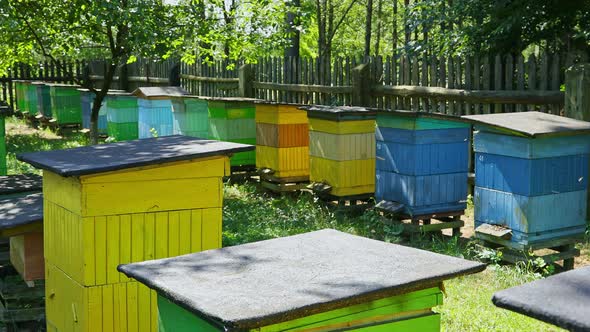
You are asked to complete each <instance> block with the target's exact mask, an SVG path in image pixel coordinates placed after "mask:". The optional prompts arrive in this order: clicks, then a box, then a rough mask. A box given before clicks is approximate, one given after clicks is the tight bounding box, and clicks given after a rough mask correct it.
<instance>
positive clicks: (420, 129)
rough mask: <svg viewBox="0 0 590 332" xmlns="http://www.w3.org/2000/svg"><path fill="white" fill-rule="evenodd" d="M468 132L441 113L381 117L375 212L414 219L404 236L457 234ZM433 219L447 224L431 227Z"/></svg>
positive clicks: (398, 113) (463, 201)
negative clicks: (443, 231)
mask: <svg viewBox="0 0 590 332" xmlns="http://www.w3.org/2000/svg"><path fill="white" fill-rule="evenodd" d="M469 128H470V125H469V124H468V123H465V122H464V121H461V119H460V118H457V117H453V116H448V115H443V114H435V113H423V112H406V111H382V112H379V113H378V114H377V130H376V139H377V162H376V164H377V176H376V177H377V179H376V181H377V184H376V187H377V188H376V193H375V198H376V200H377V202H379V203H378V205H377V207H378V208H382V209H383V210H386V211H391V212H394V213H399V214H401V215H402V217H403V219H410V220H412V222H413V223H414V224H415V225H407V227H406V228H407V230H408V231H414V230H415V231H430V230H432V231H439V230H441V229H442V228H452V229H453V230H454V234H458V233H459V230H460V227H461V226H462V225H463V223H462V221H461V220H460V219H459V218H460V216H461V215H462V214H463V211H464V210H465V208H466V207H467V203H466V201H467V181H468V161H467V158H468V150H469V131H470V129H469ZM431 219H438V220H441V221H445V222H448V223H446V224H445V223H443V224H437V225H430V222H431ZM420 221H422V222H423V224H422V225H419V224H418V223H419V222H420ZM445 225H446V226H449V227H445ZM414 226H420V227H414Z"/></svg>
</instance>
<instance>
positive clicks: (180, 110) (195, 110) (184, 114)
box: [172, 96, 209, 138]
mask: <svg viewBox="0 0 590 332" xmlns="http://www.w3.org/2000/svg"><path fill="white" fill-rule="evenodd" d="M207 107H208V103H207V99H204V98H200V97H196V96H183V97H173V98H172V117H173V121H174V123H173V133H174V135H185V136H191V137H199V138H207V137H208V136H209V115H208V108H207Z"/></svg>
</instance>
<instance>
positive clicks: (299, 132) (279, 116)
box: [256, 103, 309, 182]
mask: <svg viewBox="0 0 590 332" xmlns="http://www.w3.org/2000/svg"><path fill="white" fill-rule="evenodd" d="M298 106H299V105H293V104H279V103H257V104H256V167H257V168H259V169H270V170H272V171H273V177H274V178H275V179H278V180H281V179H284V180H286V181H294V182H298V181H307V180H308V179H309V134H308V126H307V123H308V122H307V114H306V113H305V111H302V110H299V109H298Z"/></svg>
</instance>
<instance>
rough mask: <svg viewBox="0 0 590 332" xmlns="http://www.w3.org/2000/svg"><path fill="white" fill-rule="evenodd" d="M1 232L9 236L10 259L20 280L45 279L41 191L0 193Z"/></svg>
mask: <svg viewBox="0 0 590 332" xmlns="http://www.w3.org/2000/svg"><path fill="white" fill-rule="evenodd" d="M0 236H3V237H9V238H10V262H11V263H12V266H14V268H15V269H16V270H17V271H18V273H19V274H20V275H21V277H22V278H23V280H25V281H27V282H34V281H36V280H42V279H45V264H44V260H43V195H42V194H41V193H40V192H39V193H35V194H28V195H24V196H21V197H12V198H3V197H2V196H0Z"/></svg>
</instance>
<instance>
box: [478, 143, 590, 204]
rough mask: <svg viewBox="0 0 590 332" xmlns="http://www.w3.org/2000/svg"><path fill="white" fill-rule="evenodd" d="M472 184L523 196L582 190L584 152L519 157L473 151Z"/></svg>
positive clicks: (584, 182) (585, 175) (585, 167)
mask: <svg viewBox="0 0 590 332" xmlns="http://www.w3.org/2000/svg"><path fill="white" fill-rule="evenodd" d="M475 185H476V186H478V187H482V188H488V189H494V190H500V191H505V192H510V193H514V194H518V195H524V196H540V195H550V194H556V193H563V192H570V191H579V190H585V189H586V188H587V186H588V155H587V154H584V155H573V156H563V157H554V158H541V159H523V158H515V157H508V156H500V155H495V154H488V153H476V154H475Z"/></svg>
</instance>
